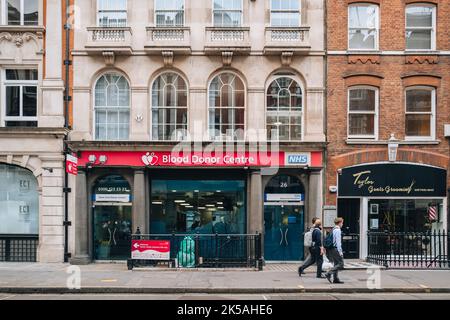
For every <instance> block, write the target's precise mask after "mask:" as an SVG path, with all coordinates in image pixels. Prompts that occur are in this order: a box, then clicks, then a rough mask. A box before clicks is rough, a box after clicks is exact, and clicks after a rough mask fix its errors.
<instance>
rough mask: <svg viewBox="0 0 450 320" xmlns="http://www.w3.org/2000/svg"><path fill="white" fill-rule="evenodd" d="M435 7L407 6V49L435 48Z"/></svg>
mask: <svg viewBox="0 0 450 320" xmlns="http://www.w3.org/2000/svg"><path fill="white" fill-rule="evenodd" d="M435 9H436V8H435V6H431V5H416V4H414V5H410V6H407V7H406V49H413V50H414V49H415V50H431V49H433V45H434V33H435V31H434V24H435V19H436V17H435V12H436V10H435Z"/></svg>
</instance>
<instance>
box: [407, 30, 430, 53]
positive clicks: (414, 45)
mask: <svg viewBox="0 0 450 320" xmlns="http://www.w3.org/2000/svg"><path fill="white" fill-rule="evenodd" d="M406 48H407V49H431V30H407V31H406Z"/></svg>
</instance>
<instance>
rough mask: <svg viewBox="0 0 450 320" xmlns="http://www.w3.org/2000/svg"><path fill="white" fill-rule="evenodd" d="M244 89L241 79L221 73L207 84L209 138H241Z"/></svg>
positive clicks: (230, 74)
mask: <svg viewBox="0 0 450 320" xmlns="http://www.w3.org/2000/svg"><path fill="white" fill-rule="evenodd" d="M244 114H245V91H244V83H243V82H242V80H241V79H240V78H239V77H238V76H236V75H235V74H232V73H221V74H220V75H218V76H216V77H215V78H214V79H213V80H212V81H211V84H210V86H209V131H210V137H211V139H225V138H231V139H236V140H242V139H243V133H244V132H243V131H244V118H245V117H244Z"/></svg>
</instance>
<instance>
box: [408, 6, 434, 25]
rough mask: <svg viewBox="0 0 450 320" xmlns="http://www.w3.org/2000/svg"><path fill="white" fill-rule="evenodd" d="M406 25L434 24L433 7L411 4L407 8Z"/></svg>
mask: <svg viewBox="0 0 450 320" xmlns="http://www.w3.org/2000/svg"><path fill="white" fill-rule="evenodd" d="M406 26H408V27H431V26H433V8H432V7H424V6H409V7H407V8H406Z"/></svg>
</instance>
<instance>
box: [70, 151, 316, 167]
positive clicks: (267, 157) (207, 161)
mask: <svg viewBox="0 0 450 320" xmlns="http://www.w3.org/2000/svg"><path fill="white" fill-rule="evenodd" d="M92 155H93V156H95V157H91V159H100V156H103V157H102V158H103V159H105V161H103V162H102V163H100V162H99V163H89V156H92ZM296 155H298V156H296ZM292 159H293V160H294V161H292ZM296 159H301V160H302V161H295V160H296ZM303 160H304V161H303ZM87 164H91V165H93V164H94V165H105V166H138V167H142V166H144V167H251V166H252V167H288V166H310V167H322V152H321V151H317V152H316V151H314V152H298V153H295V152H289V153H285V152H270V151H268V152H241V153H238V152H232V153H227V152H223V153H220V152H211V153H206V152H184V153H183V152H179V153H174V152H170V151H147V152H144V151H105V152H103V151H83V152H82V155H81V158H80V159H79V165H80V166H85V165H87Z"/></svg>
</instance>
